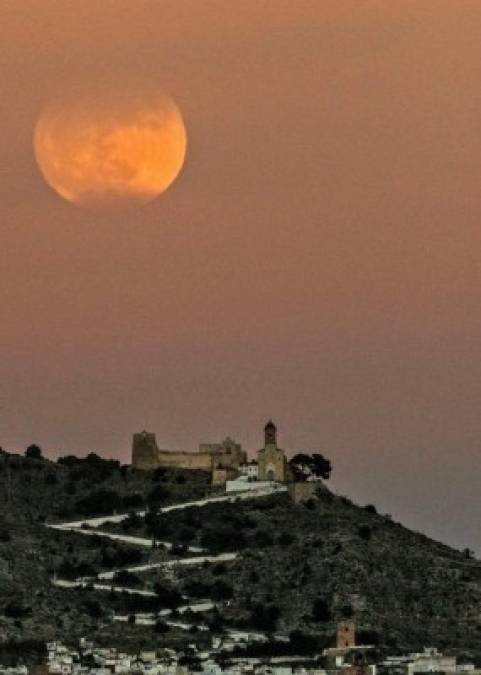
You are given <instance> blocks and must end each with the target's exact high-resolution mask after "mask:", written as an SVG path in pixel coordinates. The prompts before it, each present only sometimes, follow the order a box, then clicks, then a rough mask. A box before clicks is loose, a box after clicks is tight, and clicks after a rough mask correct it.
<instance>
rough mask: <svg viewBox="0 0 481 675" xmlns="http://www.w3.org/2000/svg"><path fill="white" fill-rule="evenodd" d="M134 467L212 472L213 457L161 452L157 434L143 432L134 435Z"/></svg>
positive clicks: (188, 453)
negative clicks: (161, 467)
mask: <svg viewBox="0 0 481 675" xmlns="http://www.w3.org/2000/svg"><path fill="white" fill-rule="evenodd" d="M132 466H133V467H135V468H136V469H143V470H150V469H157V468H159V467H160V466H164V467H173V468H177V469H202V470H203V471H211V470H212V456H211V455H210V454H209V453H206V452H170V451H169V450H160V449H159V448H158V446H157V441H156V438H155V434H152V433H149V432H147V431H143V432H142V433H140V434H134V438H133V442H132Z"/></svg>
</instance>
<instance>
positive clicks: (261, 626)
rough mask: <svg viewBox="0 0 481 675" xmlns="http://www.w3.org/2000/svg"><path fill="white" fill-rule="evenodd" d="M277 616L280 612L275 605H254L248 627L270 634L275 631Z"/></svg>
mask: <svg viewBox="0 0 481 675" xmlns="http://www.w3.org/2000/svg"><path fill="white" fill-rule="evenodd" d="M279 616H280V610H279V608H278V607H277V606H276V605H260V604H256V605H254V607H253V608H252V611H251V615H250V620H249V626H252V628H256V629H257V630H261V631H266V632H267V633H270V632H273V631H275V630H276V628H277V622H278V621H279Z"/></svg>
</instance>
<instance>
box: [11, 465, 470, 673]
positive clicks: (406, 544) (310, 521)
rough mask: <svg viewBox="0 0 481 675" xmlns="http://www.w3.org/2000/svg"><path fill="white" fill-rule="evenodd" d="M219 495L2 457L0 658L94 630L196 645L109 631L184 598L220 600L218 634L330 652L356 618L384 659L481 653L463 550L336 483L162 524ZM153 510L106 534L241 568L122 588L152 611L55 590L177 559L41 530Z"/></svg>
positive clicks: (151, 630) (199, 480)
mask: <svg viewBox="0 0 481 675" xmlns="http://www.w3.org/2000/svg"><path fill="white" fill-rule="evenodd" d="M208 491H209V486H208V476H207V475H206V474H203V473H202V472H189V471H165V470H162V471H157V472H141V471H133V470H132V469H131V468H130V467H121V466H119V465H118V463H116V462H109V461H105V460H101V459H100V458H99V457H97V456H95V455H93V456H89V458H87V459H85V460H77V459H75V458H66V459H64V460H63V461H61V462H57V463H52V462H49V461H46V460H43V459H32V458H24V457H19V456H13V455H8V454H6V453H0V505H1V508H0V657H1V656H2V653H7V652H8V651H9V650H11V649H12V642H11V641H12V640H14V641H15V642H16V644H19V643H20V642H22V643H23V645H24V647H23V648H24V649H26V648H27V647H28V645H30V647H28V648H31V649H36V648H38V647H39V645H35V644H34V643H33V642H32V643H30V642H28V641H35V640H44V639H52V638H54V637H61V638H62V639H63V640H66V639H67V640H68V639H74V638H76V637H78V636H80V635H92V634H93V633H95V634H96V635H97V636H100V639H103V640H105V641H106V642H107V643H109V642H110V643H111V644H115V643H120V642H121V643H122V644H123V645H125V644H128V643H129V641H131V642H132V645H133V646H134V647H138V646H139V645H141V646H142V645H143V646H147V645H151V644H156V645H159V643H161V644H166V645H167V644H182V642H183V641H184V642H185V641H186V640H187V641H190V642H192V641H193V640H194V639H195V640H201V639H205V638H206V633H205V632H198V631H194V628H195V626H194V628H193V629H192V634H187V635H185V632H184V634H181V632H176V630H171V629H169V630H167V629H166V627H165V626H153V627H145V626H139V625H135V624H134V623H133V622H130V623H124V624H118V623H115V622H113V621H112V616H113V614H114V613H117V614H129V615H131V616H133V614H135V613H136V612H137V611H155V612H156V611H157V610H158V609H161V608H162V607H165V606H173V605H175V603H176V602H177V604H179V602H180V601H181V598H186V597H188V598H191V599H196V598H199V599H205V598H210V599H213V600H214V601H215V602H216V603H217V609H216V610H214V611H209V612H206V615H205V616H204V617H202V621H203V623H204V624H207V625H209V626H210V628H211V630H213V631H216V632H220V633H221V632H222V631H223V630H225V629H229V628H231V629H232V628H237V627H239V628H240V627H242V628H249V629H251V630H256V631H261V632H265V633H273V632H278V633H284V634H289V633H292V631H301V632H302V633H303V634H304V635H307V636H312V637H313V638H315V640H316V641H317V643H316V644H317V645H320V644H322V643H323V642H330V641H332V638H333V635H334V631H335V626H336V623H337V621H339V620H340V619H343V618H353V619H354V620H355V621H356V624H357V626H358V629H359V636H360V639H361V640H362V641H363V642H364V643H369V644H375V645H379V647H381V648H382V647H386V648H388V649H389V650H394V649H397V648H399V649H417V648H420V647H422V646H423V645H427V644H429V645H434V646H438V647H440V648H443V649H458V650H465V651H469V652H471V653H476V652H477V651H478V650H479V646H478V645H479V643H480V637H481V613H480V612H481V564H480V563H478V562H477V561H475V560H473V559H471V558H470V556H469V553H468V552H464V553H463V552H459V551H456V550H453V549H451V548H450V547H448V546H445V545H443V544H440V543H439V542H435V541H433V540H431V539H429V538H428V537H426V536H424V535H422V534H419V533H416V532H412V531H411V530H408V529H406V528H404V527H403V526H402V525H400V524H399V523H396V522H394V521H393V520H391V518H389V517H386V516H382V515H379V514H377V513H376V510H375V508H374V507H373V506H367V507H364V508H362V507H359V506H356V505H355V504H353V503H352V502H350V501H349V500H348V499H346V498H344V497H338V496H335V495H333V494H332V493H331V492H330V491H329V490H328V489H327V488H325V487H323V488H322V489H320V490H319V491H318V494H317V496H316V498H314V499H310V500H309V501H307V502H305V503H303V504H294V503H293V502H292V501H291V500H290V499H289V497H288V495H287V494H286V493H283V494H279V495H272V496H268V497H262V498H258V499H249V500H243V501H240V500H239V501H235V502H233V503H226V502H224V503H221V504H220V503H210V504H207V505H205V506H202V507H188V508H185V509H183V510H173V511H169V512H167V513H162V514H160V515H159V516H155V515H152V513H154V514H155V511H156V509H158V507H160V506H165V505H167V504H169V503H170V504H173V503H178V502H186V501H188V500H191V499H194V498H195V499H198V498H201V497H204V496H205V494H206V493H207V492H208ZM144 506H148V507H149V508H150V510H151V514H150V515H149V516H148V517H147V518H146V519H145V518H142V517H140V518H139V517H137V516H135V517H133V516H130V517H129V518H128V519H127V520H125V521H123V522H121V523H117V524H105V525H104V531H110V532H122V533H124V534H126V535H129V536H134V537H136V536H137V537H138V536H140V537H150V536H151V535H152V533H153V532H155V535H156V537H157V538H158V539H162V540H165V541H171V542H173V543H174V544H177V545H178V546H177V554H178V555H179V554H180V555H182V547H185V546H186V545H190V546H196V547H201V548H203V549H206V551H207V552H208V553H209V554H219V553H222V552H237V553H238V555H237V558H235V559H234V560H231V561H226V562H216V563H211V564H209V563H204V564H203V565H198V566H189V567H188V568H187V567H182V566H178V567H175V571H173V570H172V569H171V570H170V571H169V574H168V575H167V576H166V572H165V571H162V570H159V569H158V568H157V569H155V570H152V571H147V572H146V573H144V572H143V573H141V574H138V575H131V576H130V577H128V578H127V579H126V581H127V582H128V583H129V584H130V585H137V586H138V587H139V588H145V589H148V590H149V589H150V590H152V589H155V592H156V593H157V596H158V597H156V598H155V599H151V598H144V599H142V598H140V599H139V597H135V596H127V595H126V594H120V595H119V594H117V595H116V594H114V593H112V592H103V593H101V592H98V591H95V590H94V589H93V588H92V587H89V588H86V589H73V590H66V589H59V588H56V587H54V586H52V584H51V579H52V577H53V576H54V575H55V576H57V577H59V576H60V577H62V578H65V579H73V578H77V577H80V576H82V577H90V578H92V579H93V578H94V577H95V576H96V575H97V574H98V573H99V572H102V571H105V570H109V569H118V568H122V567H126V566H132V565H138V564H144V563H145V562H146V561H147V560H148V561H149V562H151V561H152V560H154V561H155V560H160V559H163V558H162V556H164V558H165V557H166V556H167V557H168V556H169V555H173V552H172V553H170V554H169V553H166V552H165V551H162V550H161V549H154V550H151V549H149V548H148V547H147V548H145V547H144V548H143V549H142V550H140V549H139V548H135V547H134V546H129V545H128V544H126V543H121V542H115V541H111V540H109V539H105V538H101V537H93V536H84V535H82V534H81V533H72V532H61V531H56V530H51V529H47V528H46V527H45V525H44V524H45V521H46V520H47V521H55V520H69V519H73V518H78V517H81V516H83V517H86V516H93V515H97V514H102V513H105V514H110V513H113V512H114V511H118V512H129V511H133V510H138V509H140V508H143V507H144ZM184 555H185V554H184ZM196 621H200V619H199V618H196ZM194 633H195V638H194ZM2 650H3V651H2ZM0 661H1V658H0Z"/></svg>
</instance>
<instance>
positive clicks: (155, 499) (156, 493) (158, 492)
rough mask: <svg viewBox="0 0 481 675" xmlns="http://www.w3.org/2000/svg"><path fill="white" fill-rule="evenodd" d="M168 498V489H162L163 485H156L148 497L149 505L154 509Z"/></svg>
mask: <svg viewBox="0 0 481 675" xmlns="http://www.w3.org/2000/svg"><path fill="white" fill-rule="evenodd" d="M168 497H169V491H168V490H167V488H165V487H162V485H156V486H155V487H154V488H153V489H152V490H151V491H150V492H149V494H148V496H147V504H148V505H149V507H150V508H152V507H155V506H158V505H159V504H162V502H165V500H166V499H167V498H168Z"/></svg>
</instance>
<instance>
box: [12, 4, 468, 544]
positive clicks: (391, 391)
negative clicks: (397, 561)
mask: <svg viewBox="0 0 481 675" xmlns="http://www.w3.org/2000/svg"><path fill="white" fill-rule="evenodd" d="M0 41H1V45H2V47H1V50H0V82H1V88H2V105H1V106H0V120H1V125H0V134H1V136H0V138H1V148H2V152H1V155H0V224H1V225H0V226H1V247H0V317H1V331H0V352H1V358H0V443H1V444H2V445H3V446H4V447H5V448H7V449H9V450H21V449H23V448H24V447H25V446H26V445H27V444H28V443H30V442H33V441H35V442H37V443H39V444H40V445H41V446H42V447H44V448H48V449H50V451H51V454H52V455H56V454H58V453H67V452H79V453H84V452H87V451H90V450H95V451H98V452H101V453H103V454H106V455H113V456H116V457H119V458H121V459H122V460H123V461H127V460H128V458H129V450H130V439H131V434H132V433H133V432H134V431H138V430H141V429H143V428H147V429H149V430H153V431H156V432H157V437H158V441H159V444H161V445H162V446H164V447H171V448H180V449H193V448H195V447H196V445H197V443H198V442H201V441H202V442H208V441H216V440H218V439H220V438H221V437H223V436H224V435H226V434H231V435H233V436H234V437H235V438H237V439H239V440H240V441H241V442H242V443H243V444H244V445H245V446H246V447H247V449H249V450H254V449H255V448H256V447H258V446H259V445H260V442H261V427H262V425H263V423H264V422H265V420H266V419H267V418H268V417H272V418H273V419H274V420H275V421H276V422H277V423H278V426H279V434H280V441H281V443H282V445H283V446H284V447H286V448H292V449H295V450H298V449H299V450H300V449H302V450H321V451H324V452H325V454H327V455H328V456H329V457H330V458H331V459H332V461H333V464H334V476H333V483H334V485H335V486H336V488H337V489H339V490H340V491H343V492H346V493H348V494H350V495H351V496H352V497H353V498H355V499H356V500H359V501H360V502H362V503H364V502H374V503H376V504H377V505H378V506H379V507H380V508H381V510H384V511H388V512H390V513H392V514H393V515H394V517H395V518H397V519H401V520H403V521H404V522H405V523H406V524H409V525H411V526H414V527H417V528H419V529H424V530H426V531H428V532H429V533H431V534H433V535H435V536H437V537H439V538H442V539H444V540H447V541H450V542H452V543H454V544H456V545H459V546H472V547H473V548H477V549H478V550H481V535H480V534H479V528H478V521H479V518H480V517H481V501H480V500H479V497H478V491H479V485H480V478H481V463H480V461H479V455H480V447H481V359H480V351H481V318H480V317H481V315H480V295H481V265H480V251H481V229H480V215H481V206H480V196H479V195H480V188H479V186H480V181H481V87H480V80H481V11H480V5H479V1H478V0H456V2H453V1H452V0H400V1H397V0H389V1H388V0H362V1H361V0H322V2H320V1H319V0H313V1H307V0H296V1H295V2H292V0H266V1H265V2H260V1H259V0H252V1H251V0H243V2H240V3H230V2H225V0H218V1H214V0H203V2H199V1H198V0H171V1H162V0H158V1H155V2H154V1H143V0H102V2H101V3H100V2H98V0H82V2H77V3H70V2H65V0H62V1H60V0H57V1H53V0H25V1H24V2H13V1H12V2H7V3H4V6H3V7H2V21H1V24H0ZM141 78H142V79H143V78H146V79H149V80H150V81H152V82H154V83H158V84H159V86H160V87H162V88H165V89H167V90H168V91H169V92H170V93H171V94H172V96H173V97H174V99H175V100H176V102H177V104H178V105H179V107H180V109H181V110H182V113H183V116H184V120H185V123H186V127H187V130H188V136H189V151H188V156H187V161H186V165H185V168H184V170H183V172H182V174H181V176H180V178H179V179H178V180H177V181H176V183H175V184H174V185H173V187H172V188H171V189H170V190H169V191H168V192H167V193H166V194H165V195H164V196H163V197H161V198H160V199H159V200H157V201H155V202H153V203H152V204H150V205H148V206H146V207H144V208H143V209H139V210H137V211H134V212H132V211H129V212H125V213H120V214H116V216H115V218H113V217H112V216H109V215H108V214H105V213H103V214H102V213H100V214H99V213H89V212H86V211H82V210H80V209H78V208H76V207H75V206H72V205H70V204H68V203H66V202H64V201H62V200H61V199H60V198H59V197H58V196H57V195H56V194H55V193H54V192H53V191H52V190H51V189H50V188H49V187H48V186H47V185H46V184H45V183H44V181H43V179H42V177H41V175H40V173H39V172H38V170H37V168H36V166H35V162H34V159H33V154H32V145H31V137H32V129H33V125H34V123H35V120H36V117H37V115H38V113H39V111H40V110H41V108H42V107H43V106H44V105H45V104H46V103H48V101H49V100H50V99H52V98H54V97H58V96H61V95H62V93H63V92H64V91H66V90H67V89H68V90H71V89H72V88H74V89H75V87H77V86H78V87H84V86H85V85H86V84H89V83H92V84H93V85H95V86H97V85H98V82H99V81H109V82H112V83H114V84H116V85H118V84H120V85H121V86H123V87H128V86H129V83H135V82H136V81H137V80H138V79H141Z"/></svg>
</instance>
